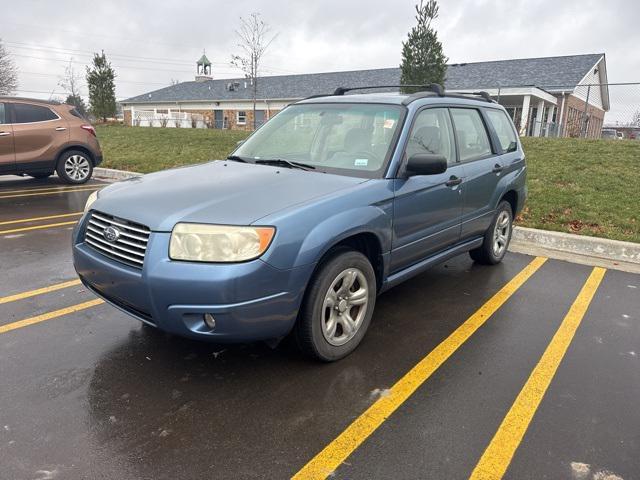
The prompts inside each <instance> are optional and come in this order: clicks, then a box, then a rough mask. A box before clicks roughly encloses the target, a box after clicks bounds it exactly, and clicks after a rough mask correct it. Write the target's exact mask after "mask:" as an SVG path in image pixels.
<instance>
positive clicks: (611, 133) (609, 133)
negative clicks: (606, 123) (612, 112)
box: [600, 128, 618, 140]
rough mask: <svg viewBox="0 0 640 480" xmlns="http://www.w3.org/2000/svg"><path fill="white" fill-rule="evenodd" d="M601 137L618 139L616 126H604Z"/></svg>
mask: <svg viewBox="0 0 640 480" xmlns="http://www.w3.org/2000/svg"><path fill="white" fill-rule="evenodd" d="M600 138H602V139H603V140H617V139H618V132H617V131H616V130H615V129H614V128H603V129H602V132H601V134H600Z"/></svg>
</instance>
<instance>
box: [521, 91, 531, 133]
mask: <svg viewBox="0 0 640 480" xmlns="http://www.w3.org/2000/svg"><path fill="white" fill-rule="evenodd" d="M530 103H531V95H525V96H524V97H523V99H522V113H521V114H520V136H521V137H524V136H525V135H526V134H527V120H528V119H529V104H530Z"/></svg>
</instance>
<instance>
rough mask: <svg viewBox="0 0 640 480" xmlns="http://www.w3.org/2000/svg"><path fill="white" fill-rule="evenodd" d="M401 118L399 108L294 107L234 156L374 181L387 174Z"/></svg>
mask: <svg viewBox="0 0 640 480" xmlns="http://www.w3.org/2000/svg"><path fill="white" fill-rule="evenodd" d="M402 114H403V108H402V107H400V106H399V105H386V104H358V103H354V104H343V103H340V104H321V103H314V104H306V105H292V106H290V107H287V108H285V109H284V110H282V111H281V112H280V113H278V114H277V115H276V116H275V117H273V118H272V119H271V120H269V122H267V123H266V124H265V125H264V126H263V127H262V128H260V129H259V130H258V131H256V132H255V133H254V134H253V135H252V136H251V137H249V138H248V139H247V141H246V142H245V143H243V144H242V145H241V146H240V147H239V148H238V149H237V150H236V151H235V152H234V153H233V154H234V156H237V157H241V158H242V159H243V160H246V161H252V162H255V161H258V162H261V161H268V160H287V161H290V162H298V163H303V164H307V165H310V166H313V167H314V169H315V171H320V172H330V173H338V174H342V175H351V176H358V177H367V178H375V177H378V176H380V175H381V174H382V173H383V172H384V169H385V167H386V164H387V161H388V158H389V157H390V155H391V147H392V144H393V143H394V140H395V136H396V132H397V131H398V124H399V122H400V120H401V117H402Z"/></svg>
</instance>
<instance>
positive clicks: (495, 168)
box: [491, 163, 504, 173]
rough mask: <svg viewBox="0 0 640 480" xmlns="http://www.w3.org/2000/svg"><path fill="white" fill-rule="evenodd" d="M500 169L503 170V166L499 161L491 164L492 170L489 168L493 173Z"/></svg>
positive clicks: (498, 171)
mask: <svg viewBox="0 0 640 480" xmlns="http://www.w3.org/2000/svg"><path fill="white" fill-rule="evenodd" d="M502 170H504V167H503V166H502V165H500V164H499V163H496V164H495V165H494V166H493V170H491V172H493V173H500V172H501V171H502Z"/></svg>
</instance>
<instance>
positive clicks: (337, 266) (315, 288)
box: [294, 249, 376, 362]
mask: <svg viewBox="0 0 640 480" xmlns="http://www.w3.org/2000/svg"><path fill="white" fill-rule="evenodd" d="M375 301H376V276H375V273H374V271H373V267H372V266H371V263H370V262H369V260H368V259H367V257H365V256H364V255H363V254H361V253H360V252H356V251H354V250H349V249H340V250H337V251H336V252H335V253H334V254H332V255H331V256H330V257H329V258H328V259H327V260H325V261H324V262H323V264H322V265H321V266H320V268H319V270H318V271H317V272H316V274H315V275H314V277H313V279H312V280H311V282H310V283H309V287H308V290H307V293H306V295H305V300H304V303H303V306H302V309H301V311H300V317H299V318H298V322H297V323H296V328H295V332H294V333H295V337H296V340H297V343H298V346H299V347H300V349H301V350H302V351H303V352H304V353H306V354H308V355H310V356H312V357H315V358H317V359H319V360H323V361H325V362H332V361H335V360H339V359H341V358H343V357H345V356H347V355H348V354H350V353H351V352H352V351H353V350H354V349H355V348H356V347H357V346H358V344H359V343H360V341H361V340H362V338H363V337H364V335H365V333H366V331H367V329H368V328H369V324H370V323H371V316H372V315H373V308H374V306H375Z"/></svg>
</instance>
